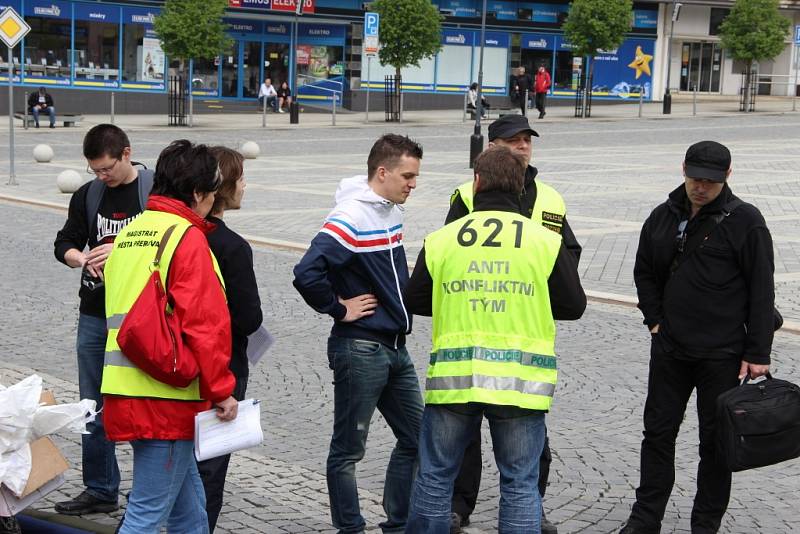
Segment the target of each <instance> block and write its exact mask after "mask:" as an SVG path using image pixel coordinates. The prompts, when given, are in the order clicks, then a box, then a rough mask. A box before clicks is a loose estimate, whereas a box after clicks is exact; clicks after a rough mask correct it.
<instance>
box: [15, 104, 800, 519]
mask: <svg viewBox="0 0 800 534" xmlns="http://www.w3.org/2000/svg"><path fill="white" fill-rule="evenodd" d="M537 129H538V130H539V132H540V133H541V134H542V138H541V139H538V140H536V144H535V148H534V151H535V154H534V158H535V162H536V164H537V165H538V167H539V168H540V171H541V173H542V177H543V178H545V179H546V180H547V181H548V182H549V183H551V184H552V185H554V186H555V187H556V188H558V189H559V190H560V191H562V193H563V194H564V196H565V199H566V201H567V204H568V207H569V210H570V211H569V219H570V222H571V225H572V227H573V228H574V229H575V231H576V234H577V235H578V237H579V239H580V240H581V242H582V243H583V245H584V252H583V257H582V260H581V275H582V277H583V281H584V285H585V287H586V288H587V289H591V290H595V291H603V292H610V293H616V294H619V295H624V296H628V297H632V296H635V290H634V287H633V281H632V273H631V271H632V266H633V259H634V254H635V251H636V246H637V241H638V232H639V229H640V227H641V223H642V221H643V220H644V219H645V218H646V217H647V215H648V214H649V212H650V210H651V209H652V208H653V207H654V206H655V205H656V204H657V203H659V202H661V201H663V199H664V198H665V196H666V194H667V193H668V192H669V191H670V190H672V189H673V188H674V187H675V186H677V185H678V184H679V183H680V181H681V178H680V162H681V160H682V156H683V152H684V151H685V149H686V147H687V146H688V145H689V144H690V143H692V142H694V141H697V140H701V139H705V138H713V139H718V140H720V141H722V142H725V143H727V144H728V145H729V146H730V147H731V150H732V152H733V158H734V176H733V179H732V182H731V185H732V187H733V188H734V191H736V192H737V193H738V194H740V195H741V196H742V197H743V198H744V199H745V200H747V201H750V202H753V203H754V204H756V205H757V206H758V207H759V208H760V209H761V210H762V212H763V213H764V215H765V217H766V218H767V221H768V223H769V224H770V227H771V229H772V233H773V236H774V239H775V252H776V279H777V287H778V304H779V307H780V308H781V310H782V311H783V312H784V315H785V316H786V317H787V318H788V319H791V320H795V321H797V320H800V301H798V296H797V295H798V282H799V281H800V256H798V254H800V238H798V235H800V232H798V228H799V225H798V220H799V219H800V213H798V204H799V203H800V178H798V171H800V153H798V151H797V148H796V147H797V143H798V137H800V135H798V134H799V133H800V118H798V116H797V115H770V116H755V117H752V116H751V117H746V118H745V117H738V116H736V117H721V118H704V119H703V120H702V121H700V120H691V119H675V120H669V121H659V120H643V121H636V120H628V121H608V122H599V121H595V122H585V123H583V122H577V121H576V122H569V123H566V122H565V123H558V122H547V121H542V122H541V123H540V124H538V125H537ZM390 130H391V131H400V132H404V133H408V134H410V135H412V136H414V137H415V138H417V139H418V140H420V142H422V143H423V145H424V146H425V157H424V159H423V165H422V176H421V177H420V179H419V183H418V189H417V191H415V193H414V195H413V196H412V198H411V200H410V201H409V202H408V205H407V212H406V214H407V219H406V228H405V229H404V230H405V238H406V243H407V247H408V249H409V260H410V261H413V260H414V259H415V257H416V251H418V250H419V247H420V246H421V245H422V240H423V238H424V236H425V234H426V233H427V232H429V231H431V230H433V229H435V228H437V227H438V226H439V225H440V224H441V221H442V220H443V219H444V215H445V213H446V211H447V204H446V203H447V198H448V197H449V194H450V193H451V192H452V190H453V189H454V187H455V186H457V185H458V184H460V183H462V182H463V181H464V180H466V179H467V178H468V177H469V176H470V172H469V169H468V168H467V164H466V161H467V153H466V148H467V147H468V135H469V133H470V131H471V126H470V125H462V124H460V123H458V124H449V125H442V124H435V125H431V126H420V125H406V126H402V127H396V128H391V129H390V128H389V127H388V126H384V125H373V126H369V127H358V128H355V127H348V128H338V129H336V130H333V129H330V128H328V129H311V128H307V129H299V130H297V131H290V130H276V131H274V132H271V133H270V135H268V136H265V135H264V134H262V133H261V132H260V131H248V130H236V129H232V130H226V131H223V132H215V131H212V130H210V129H209V130H203V129H198V130H194V131H190V130H180V131H177V132H176V131H175V130H169V129H166V128H146V127H141V128H133V129H131V131H130V134H131V139H132V142H133V145H134V151H135V156H136V159H139V160H141V161H144V162H145V163H147V164H148V165H152V164H153V163H154V162H155V159H156V157H157V154H158V152H159V150H160V149H161V148H163V146H164V145H165V144H166V143H167V142H168V141H169V140H170V139H172V138H175V137H177V136H185V137H189V138H191V139H192V140H195V141H201V142H210V143H225V144H228V145H230V146H237V145H239V144H240V143H241V142H242V141H243V140H245V139H254V140H256V141H258V142H260V143H261V146H262V153H265V155H263V156H262V157H261V158H259V159H257V160H248V161H247V163H246V173H247V174H246V175H247V179H248V187H247V192H246V196H245V205H244V207H243V209H242V210H241V211H239V212H234V213H230V214H229V215H226V219H227V221H228V223H229V224H230V225H231V226H232V227H233V228H234V229H236V230H238V231H240V232H242V233H243V234H247V235H251V236H254V237H257V238H260V239H262V240H272V241H281V242H288V243H289V244H295V245H297V246H298V247H302V246H304V245H305V244H307V242H308V241H309V240H310V239H311V238H312V237H313V235H314V234H315V233H316V231H317V229H318V227H319V225H320V223H321V221H322V219H323V217H324V216H325V214H326V212H327V211H328V210H329V209H330V207H331V206H332V204H333V200H332V198H333V194H334V192H335V190H336V185H337V183H338V181H339V179H341V178H343V177H346V176H349V175H352V174H356V173H362V172H364V167H365V163H364V161H365V159H366V153H367V152H368V150H369V147H370V146H371V143H372V142H373V140H374V139H375V138H376V137H377V136H378V135H379V134H380V133H382V132H385V131H390ZM4 135H5V137H4ZM46 135H47V137H44V136H40V135H39V134H38V132H33V131H29V132H20V133H19V134H18V137H17V146H18V154H30V150H31V149H32V148H33V146H34V145H35V144H36V143H38V142H41V141H42V140H43V139H45V140H46V141H47V142H48V143H50V144H51V145H53V147H54V149H55V151H56V158H55V160H54V161H53V163H50V164H35V163H33V162H32V161H27V159H28V158H27V157H25V156H21V155H18V158H19V159H18V161H17V174H18V178H17V179H18V181H19V182H20V185H19V186H18V187H15V188H12V187H6V186H3V187H2V188H0V195H4V196H6V197H8V196H14V197H21V198H29V199H33V200H37V201H46V202H52V203H56V204H58V205H62V206H65V205H66V204H67V202H68V200H69V199H68V196H66V195H62V194H59V193H57V192H56V190H55V186H54V176H55V174H56V173H57V172H59V171H60V170H62V169H65V168H74V169H75V170H78V171H79V172H84V170H85V161H83V160H82V159H81V158H80V141H81V136H82V130H77V131H73V132H67V131H64V130H60V129H57V130H55V131H48V132H46ZM5 141H7V134H5V133H4V134H0V144H3V145H5V144H6V143H5ZM20 160H21V161H20ZM7 171H8V160H7V154H0V176H3V177H4V176H5V175H6V174H7ZM4 181H5V178H3V182H4ZM63 219H64V213H63V212H62V211H59V210H54V209H45V208H37V207H32V206H28V205H21V204H19V203H17V202H8V201H2V200H0V255H2V258H3V259H4V261H3V263H2V267H0V269H1V271H0V274H1V276H0V291H2V293H3V294H4V296H5V298H4V303H3V305H2V310H3V313H2V320H3V328H2V329H0V382H2V383H3V384H8V383H11V382H14V381H16V380H19V379H21V378H22V377H24V376H26V375H27V374H30V373H31V372H37V373H39V374H41V375H42V376H43V377H44V379H45V383H46V385H47V386H48V387H52V388H53V389H54V390H55V391H56V392H57V395H58V398H59V399H60V400H62V401H72V400H77V395H78V392H77V368H76V362H75V355H74V344H75V328H76V323H77V287H78V273H77V272H75V271H70V270H69V269H67V268H65V267H64V266H63V265H61V264H59V263H57V262H56V261H55V260H54V258H53V254H52V240H53V237H54V236H55V232H56V231H57V230H58V228H59V227H60V225H61V224H62V222H63ZM298 259H299V252H295V251H286V250H280V249H276V248H274V247H262V246H256V247H255V264H256V274H257V277H258V280H259V286H260V291H261V296H262V301H263V308H264V313H265V318H266V321H267V324H268V326H269V328H270V330H271V331H273V332H274V334H275V335H276V337H277V343H276V345H275V347H274V348H273V349H272V350H271V352H270V353H269V354H268V355H267V357H266V358H265V360H264V361H263V362H262V363H260V364H259V365H258V366H257V367H255V368H254V369H253V370H252V373H251V378H250V386H249V394H250V395H252V396H254V397H258V398H260V399H262V401H263V404H262V409H263V425H264V428H265V430H266V434H265V436H266V439H265V442H264V444H263V445H262V446H260V447H258V448H255V449H252V450H249V451H247V452H244V453H239V454H236V455H234V458H233V460H232V464H231V469H230V471H229V476H228V486H227V490H228V493H227V495H226V505H225V508H224V509H223V513H222V516H221V518H220V523H219V528H218V532H237V533H245V532H268V533H284V532H293V533H294V532H332V529H331V527H330V519H329V513H328V504H327V491H326V484H325V470H324V465H325V458H326V455H327V448H328V442H329V439H330V429H331V425H332V414H333V408H332V401H333V399H332V395H333V388H332V386H331V371H330V370H329V369H328V366H327V359H326V357H325V354H324V350H325V338H326V334H327V331H328V329H329V327H330V321H329V320H328V319H327V318H325V317H320V316H319V315H317V314H316V313H314V312H313V311H312V310H311V309H310V308H308V307H307V306H306V305H305V304H304V303H303V302H302V299H301V298H300V297H299V295H297V293H296V292H295V291H294V289H293V288H292V286H291V268H292V266H293V265H294V264H295V263H296V262H297V261H298ZM409 343H410V344H409V350H410V352H411V354H412V355H413V358H414V361H415V363H416V366H417V370H418V373H419V374H420V376H424V372H425V367H426V365H427V351H428V349H429V347H430V321H429V320H427V319H424V318H418V319H416V322H415V332H414V335H413V336H411V338H410V341H409ZM648 343H649V336H648V335H647V332H646V330H645V329H644V328H643V327H642V326H641V316H640V315H639V313H638V311H636V310H635V309H632V308H627V307H622V306H611V305H604V304H591V305H590V307H589V309H588V310H587V312H586V315H585V316H584V318H583V319H582V320H580V321H578V322H574V323H564V324H561V325H559V338H558V347H557V348H558V352H559V355H560V357H561V359H560V368H561V371H560V382H559V388H558V392H557V396H556V401H555V405H554V409H553V412H552V413H551V414H550V415H549V416H548V427H549V432H550V436H551V442H552V446H553V449H554V462H553V467H552V471H551V483H550V487H549V488H548V493H547V497H546V499H545V508H546V509H547V512H548V517H550V518H551V519H552V520H553V521H554V522H556V523H558V524H559V531H560V532H563V533H572V532H587V533H607V532H614V531H615V530H616V529H618V527H619V525H620V524H621V522H622V521H624V519H625V518H626V517H627V514H628V512H629V509H630V505H631V503H632V499H633V495H634V488H635V487H636V485H637V483H638V464H639V455H638V450H639V444H640V440H641V414H642V407H643V403H644V396H645V391H646V379H647V361H648ZM799 346H800V339H798V338H797V337H796V336H793V335H788V334H781V333H779V334H778V335H777V336H776V341H775V346H774V353H773V360H774V369H775V372H776V374H777V375H778V376H783V377H787V378H790V379H794V380H795V381H797V380H800V373H798V371H800V370H798V369H797V367H798V362H797V358H795V355H796V354H797V353H798V347H799ZM693 403H694V401H690V404H689V405H690V406H692V405H693ZM682 430H683V432H682V433H681V436H680V438H679V443H678V449H677V466H678V473H677V477H676V485H675V490H674V492H673V498H672V500H671V502H670V505H669V508H668V510H667V516H666V518H665V522H664V529H663V531H664V532H675V533H678V532H689V515H690V512H691V502H692V497H693V493H694V481H695V478H694V470H695V466H696V462H697V419H696V416H695V414H694V413H693V412H692V410H691V409H690V410H688V412H687V416H686V419H685V424H684V425H683V429H682ZM58 442H59V445H60V446H61V447H62V450H63V451H64V453H65V455H66V456H67V457H68V458H69V460H70V462H71V464H72V466H73V468H72V469H70V471H69V472H68V483H67V484H66V485H65V486H63V487H62V488H61V489H59V490H58V491H56V492H54V493H53V494H51V495H49V496H48V497H47V498H46V499H45V500H44V501H41V502H40V503H39V504H37V507H39V508H43V509H50V507H51V506H52V504H53V503H54V502H56V501H58V500H61V499H63V498H65V497H66V496H72V495H74V494H75V493H76V492H77V491H78V489H79V487H80V480H81V478H80V471H79V468H80V445H79V444H80V436H78V435H69V434H67V435H63V436H59V437H58ZM484 442H485V451H490V450H491V446H490V442H489V439H488V428H487V427H486V425H484ZM392 444H393V437H392V435H391V432H390V430H389V429H388V427H387V426H386V425H385V423H384V421H383V420H382V418H380V417H379V416H376V418H375V420H374V422H373V425H372V428H371V433H370V438H369V442H368V446H367V455H366V457H365V458H364V460H363V461H362V462H361V463H360V464H359V467H358V477H359V485H360V488H361V500H362V505H363V508H364V515H365V517H366V519H367V522H368V525H369V531H370V532H378V531H379V529H378V528H377V526H376V525H377V523H378V522H379V521H380V520H381V518H382V508H381V504H380V502H381V493H382V487H383V480H384V471H385V468H386V463H387V460H388V454H389V452H390V450H391V446H392ZM119 456H120V461H121V467H122V470H123V479H124V480H125V482H123V491H127V488H128V487H129V482H128V480H129V478H130V468H131V453H130V448H129V447H128V446H127V445H121V446H120V447H119ZM484 467H485V471H484V477H483V482H482V488H481V497H480V500H479V504H478V508H477V510H476V512H475V514H474V515H473V517H472V520H473V525H472V526H470V527H469V528H468V529H467V531H468V532H469V533H471V534H472V533H483V532H493V531H494V530H495V528H496V517H497V507H498V499H499V495H498V475H497V470H496V468H495V465H494V461H493V459H492V457H491V454H489V453H488V452H487V454H485V457H484ZM798 476H800V462H799V461H793V462H787V463H784V464H782V465H780V466H775V467H770V468H765V469H760V470H756V471H753V472H746V473H742V474H736V475H735V476H734V490H733V494H732V498H731V505H730V508H729V513H728V514H727V515H726V517H725V521H724V523H723V528H722V531H724V532H730V533H745V532H748V533H749V532H765V533H773V532H775V533H779V532H795V531H800V519H798V516H797V514H796V511H795V510H794V507H795V501H796V497H797V489H796V488H797V480H798ZM118 515H119V514H115V515H114V516H112V517H106V516H100V515H96V516H92V518H93V519H95V520H97V521H99V522H103V523H108V524H114V523H115V522H116V521H117V520H118V518H117V516H118Z"/></svg>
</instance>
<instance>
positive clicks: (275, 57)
mask: <svg viewBox="0 0 800 534" xmlns="http://www.w3.org/2000/svg"><path fill="white" fill-rule="evenodd" d="M264 78H270V79H272V83H273V84H274V85H275V87H280V85H281V83H282V82H284V81H285V82H289V85H290V86H291V85H292V80H290V79H289V45H287V44H278V43H264ZM259 86H260V85H259Z"/></svg>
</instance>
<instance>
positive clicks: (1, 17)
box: [0, 7, 31, 48]
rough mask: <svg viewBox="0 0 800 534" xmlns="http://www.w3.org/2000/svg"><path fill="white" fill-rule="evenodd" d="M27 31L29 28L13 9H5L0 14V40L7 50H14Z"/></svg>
mask: <svg viewBox="0 0 800 534" xmlns="http://www.w3.org/2000/svg"><path fill="white" fill-rule="evenodd" d="M29 31H31V27H30V26H28V23H27V22H25V19H23V18H22V17H21V16H20V15H19V13H17V12H16V11H14V8H11V7H7V8H6V9H5V11H3V12H2V13H0V39H2V40H3V42H4V43H5V44H6V46H8V47H9V48H14V47H15V46H16V45H17V43H18V42H20V41H21V40H22V38H23V37H25V36H26V35H27V34H28V32H29Z"/></svg>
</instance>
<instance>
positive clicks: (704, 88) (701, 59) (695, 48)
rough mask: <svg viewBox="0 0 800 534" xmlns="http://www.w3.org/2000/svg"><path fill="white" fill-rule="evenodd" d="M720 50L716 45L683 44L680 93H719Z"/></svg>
mask: <svg viewBox="0 0 800 534" xmlns="http://www.w3.org/2000/svg"><path fill="white" fill-rule="evenodd" d="M721 73H722V50H721V49H720V47H719V44H717V43H683V46H682V47H681V91H694V90H695V88H697V90H698V91H699V92H701V93H719V83H720V74H721Z"/></svg>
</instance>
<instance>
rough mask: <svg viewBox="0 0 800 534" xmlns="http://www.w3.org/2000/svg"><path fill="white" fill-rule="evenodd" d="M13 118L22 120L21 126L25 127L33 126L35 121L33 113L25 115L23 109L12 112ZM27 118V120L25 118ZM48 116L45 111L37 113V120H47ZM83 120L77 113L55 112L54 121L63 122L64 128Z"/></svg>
mask: <svg viewBox="0 0 800 534" xmlns="http://www.w3.org/2000/svg"><path fill="white" fill-rule="evenodd" d="M14 118H15V119H19V120H21V121H23V123H24V124H23V126H24V127H25V128H30V127H31V126H33V125H34V124H35V123H36V121H35V120H34V119H33V115H32V114H31V113H28V114H27V115H26V114H25V112H23V111H18V112H16V113H14ZM26 118H27V122H25V119H26ZM49 120H50V117H49V116H48V115H47V114H46V113H40V114H39V121H49ZM82 120H83V115H80V114H78V113H56V122H62V123H63V124H64V128H69V127H71V126H75V125H76V124H78V123H79V122H81V121H82Z"/></svg>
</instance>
